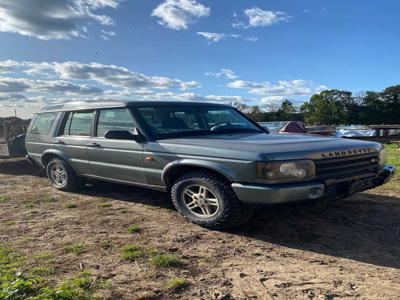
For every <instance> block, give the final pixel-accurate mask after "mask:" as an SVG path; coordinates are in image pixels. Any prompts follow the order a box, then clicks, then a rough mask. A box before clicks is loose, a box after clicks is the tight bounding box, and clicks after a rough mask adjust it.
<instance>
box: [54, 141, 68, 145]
mask: <svg viewBox="0 0 400 300" xmlns="http://www.w3.org/2000/svg"><path fill="white" fill-rule="evenodd" d="M56 144H59V145H66V144H67V143H66V142H64V141H57V142H56Z"/></svg>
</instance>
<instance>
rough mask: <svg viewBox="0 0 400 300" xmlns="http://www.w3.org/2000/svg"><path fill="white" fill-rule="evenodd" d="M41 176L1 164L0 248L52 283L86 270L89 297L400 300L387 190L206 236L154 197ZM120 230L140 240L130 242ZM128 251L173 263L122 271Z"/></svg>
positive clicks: (395, 232) (395, 212) (144, 262)
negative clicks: (44, 261)
mask: <svg viewBox="0 0 400 300" xmlns="http://www.w3.org/2000/svg"><path fill="white" fill-rule="evenodd" d="M40 175H41V174H40V171H39V170H38V169H37V168H36V167H34V166H32V165H30V164H28V163H27V162H25V161H22V160H11V161H4V160H3V161H1V160H0V195H3V200H4V201H1V202H0V243H1V244H2V245H6V246H7V247H12V248H13V249H17V250H18V251H21V252H23V253H24V254H25V255H27V256H28V257H35V255H36V257H37V256H38V254H40V253H50V254H51V255H52V256H53V257H54V261H53V262H52V264H53V267H54V270H55V271H54V274H53V275H52V277H51V278H52V280H53V281H54V283H55V284H56V282H57V281H60V280H62V278H64V277H66V276H68V275H70V274H73V273H74V272H77V271H79V270H82V269H87V270H91V272H93V274H94V275H95V276H96V277H95V278H98V281H99V282H100V281H101V282H106V284H103V285H99V287H98V288H97V290H96V295H97V296H98V297H100V298H105V299H294V298H297V299H334V298H345V299H346V298H348V299H350V298H361V299H398V298H399V295H400V194H399V193H398V191H397V190H393V189H391V190H387V189H386V188H385V187H381V188H379V189H375V190H373V191H370V192H368V193H361V194H358V195H355V196H353V197H351V198H349V199H346V200H342V201H337V202H321V203H318V204H315V205H304V204H303V205H282V206H274V207H266V208H263V209H259V210H257V212H256V214H255V216H254V218H253V219H252V221H251V222H250V223H248V224H247V225H245V226H243V227H242V228H239V229H235V230H231V231H227V232H216V231H209V230H206V229H203V228H201V227H198V226H195V225H192V224H189V223H187V222H186V221H185V220H184V219H183V217H181V216H180V215H179V214H178V213H177V212H175V211H174V210H173V209H172V206H171V204H170V202H169V199H168V196H166V195H164V194H162V193H158V192H153V191H149V190H145V189H139V188H132V187H126V186H121V185H114V184H108V183H95V184H94V185H92V186H89V187H87V189H86V190H85V191H83V192H82V193H79V194H76V193H63V192H59V191H56V190H55V189H53V188H51V187H50V186H49V184H48V183H47V180H46V178H43V176H40ZM130 224H137V225H138V226H139V227H140V228H141V231H140V232H138V233H129V232H128V230H127V228H128V226H129V225H130ZM77 244H79V245H81V247H80V251H75V253H70V252H69V253H68V252H66V250H65V249H66V247H65V245H77ZM126 244H136V245H140V247H142V248H143V249H145V250H146V251H148V253H150V252H151V251H159V252H162V253H167V254H172V255H175V256H176V257H178V258H179V259H180V261H181V263H180V264H179V265H177V266H175V267H167V268H162V267H161V268H159V267H155V266H153V265H152V264H151V263H150V258H149V257H148V256H143V257H140V258H138V259H137V260H136V261H134V262H130V261H126V260H123V259H122V258H121V250H120V249H121V247H123V246H124V245H126ZM72 252H73V251H72ZM35 264H36V262H35V260H34V259H31V260H28V263H27V266H28V267H33V266H35ZM173 278H179V279H181V284H180V286H179V287H175V288H174V287H172V285H171V284H170V283H168V282H169V280H171V279H173ZM183 282H184V283H183Z"/></svg>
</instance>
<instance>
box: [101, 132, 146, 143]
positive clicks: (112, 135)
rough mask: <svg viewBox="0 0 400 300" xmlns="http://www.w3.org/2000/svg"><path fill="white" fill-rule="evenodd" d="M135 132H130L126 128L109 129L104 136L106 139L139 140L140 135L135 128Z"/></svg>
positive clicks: (140, 138)
mask: <svg viewBox="0 0 400 300" xmlns="http://www.w3.org/2000/svg"><path fill="white" fill-rule="evenodd" d="M135 132H137V134H132V133H130V132H129V131H127V130H109V131H107V133H106V135H105V136H104V137H105V138H106V139H110V140H131V141H137V142H139V141H141V140H142V136H141V134H139V132H138V131H136V130H135Z"/></svg>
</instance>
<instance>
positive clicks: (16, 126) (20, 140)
mask: <svg viewBox="0 0 400 300" xmlns="http://www.w3.org/2000/svg"><path fill="white" fill-rule="evenodd" d="M20 121H22V120H21V119H17V118H14V117H11V118H8V119H7V120H5V121H3V122H1V123H0V158H15V157H24V156H25V155H26V151H25V132H26V125H25V124H24V123H23V122H20Z"/></svg>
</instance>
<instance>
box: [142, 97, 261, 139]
mask: <svg viewBox="0 0 400 300" xmlns="http://www.w3.org/2000/svg"><path fill="white" fill-rule="evenodd" d="M137 111H138V112H139V115H140V117H141V118H142V119H143V120H144V122H145V123H146V124H145V125H146V127H147V128H148V130H150V131H151V133H152V135H153V136H154V137H155V138H157V139H161V138H168V137H175V136H189V135H200V134H222V133H246V132H262V130H261V129H260V128H259V127H257V126H256V125H255V124H253V123H252V122H251V121H249V120H248V119H246V118H245V117H244V116H242V115H241V114H240V113H239V112H237V111H236V110H235V109H233V108H231V107H222V106H221V107H219V106H203V105H201V106H192V105H190V106H189V105H188V106H184V105H177V106H154V107H153V106H146V107H138V108H137Z"/></svg>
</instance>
